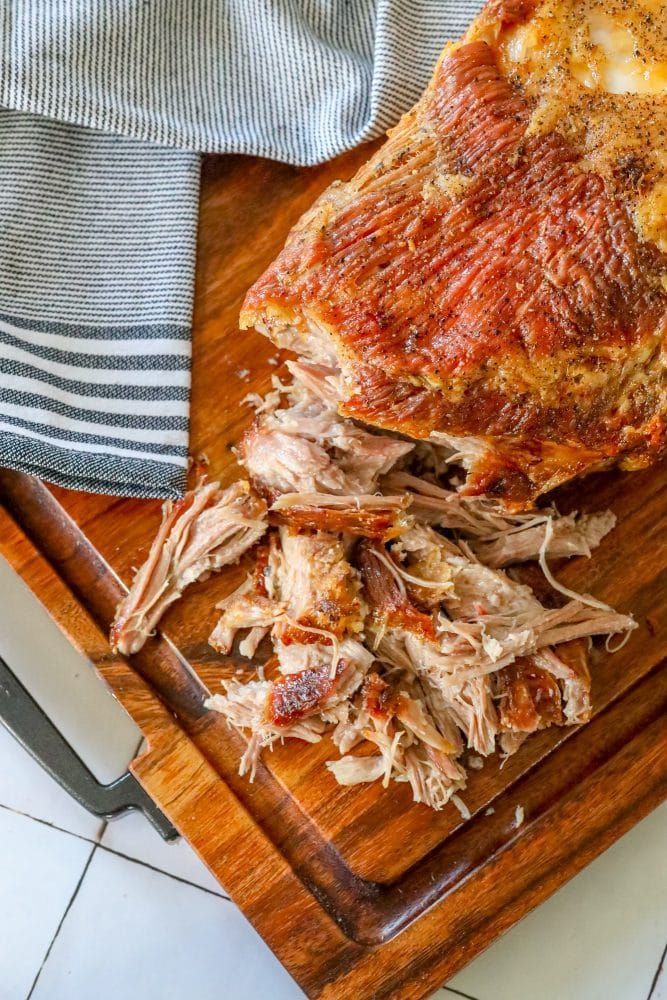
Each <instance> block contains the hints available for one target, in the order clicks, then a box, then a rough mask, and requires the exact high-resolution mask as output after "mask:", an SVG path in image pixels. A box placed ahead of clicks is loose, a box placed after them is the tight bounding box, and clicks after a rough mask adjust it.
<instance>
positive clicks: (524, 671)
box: [114, 359, 635, 818]
mask: <svg viewBox="0 0 667 1000" xmlns="http://www.w3.org/2000/svg"><path fill="white" fill-rule="evenodd" d="M288 367H289V369H290V371H291V374H292V376H293V378H294V381H293V383H292V384H291V385H284V384H283V383H281V382H280V381H278V380H277V379H274V389H273V391H272V392H270V393H269V394H268V395H267V397H266V398H265V399H264V400H262V399H259V398H258V399H257V400H256V403H257V405H256V411H257V418H256V420H255V423H254V425H253V427H252V428H251V430H250V431H249V432H248V433H247V434H246V436H245V438H244V440H243V442H242V445H241V448H240V457H241V460H242V461H243V463H244V464H245V466H246V468H247V470H248V473H249V476H250V479H251V481H252V484H253V487H254V488H255V489H256V490H257V491H258V492H259V493H261V494H262V495H263V496H264V497H265V499H266V500H267V501H268V502H269V503H270V504H271V506H270V509H269V511H268V512H267V511H266V506H265V504H264V502H263V501H260V500H258V499H257V497H256V496H255V495H254V494H253V493H252V492H250V487H249V486H248V484H247V483H244V484H239V485H238V486H237V487H236V492H234V488H232V490H228V491H224V492H220V491H219V489H218V487H217V485H216V484H211V485H209V486H208V487H202V488H200V490H198V491H195V492H194V493H193V494H189V495H188V497H186V498H185V499H184V500H183V501H182V503H181V505H180V506H179V505H176V506H173V507H172V506H170V505H167V507H166V508H165V516H164V520H163V524H162V527H161V529H160V532H159V534H158V537H157V539H156V541H155V543H154V545H153V548H152V549H151V552H150V555H149V559H148V561H147V563H146V564H145V566H144V567H142V569H141V570H140V571H139V573H138V574H137V577H136V579H135V582H134V584H133V587H132V591H131V593H130V595H129V596H128V598H127V599H126V601H124V602H123V604H122V605H121V608H120V609H119V615H118V619H117V623H116V625H115V626H114V636H115V640H116V644H117V646H118V648H122V649H127V650H130V651H131V650H133V649H136V648H139V646H140V645H141V642H143V639H144V637H145V635H146V634H147V633H148V632H149V631H150V630H151V629H152V628H153V627H154V625H155V622H156V621H157V620H158V618H159V616H160V614H161V613H162V611H163V610H164V608H165V607H166V606H167V604H169V603H170V602H171V601H172V600H175V598H176V597H177V596H178V594H179V593H180V592H181V590H182V589H183V587H184V586H186V585H187V583H188V582H190V581H191V580H193V579H196V578H199V577H200V576H201V575H203V574H204V573H205V572H208V571H209V570H210V569H213V568H217V567H218V566H220V565H223V564H224V563H225V562H230V561H233V560H234V559H236V558H238V555H240V553H241V552H242V551H244V550H245V549H246V548H247V547H248V546H249V545H252V544H254V543H255V542H256V541H258V540H259V538H260V537H261V536H262V534H263V533H264V531H265V529H266V528H267V523H268V534H267V535H266V537H265V539H264V541H263V542H262V543H261V544H260V545H259V546H258V548H257V554H256V564H255V568H254V570H253V571H252V572H251V573H250V574H249V576H248V577H247V579H246V580H245V581H244V583H243V584H242V585H241V586H240V587H239V588H238V589H237V590H236V591H234V593H232V594H230V595H229V596H228V597H226V598H225V599H224V600H223V601H222V602H221V603H220V604H219V605H218V610H219V611H220V618H219V620H218V622H217V624H216V626H215V628H214V630H213V632H212V634H211V636H210V640H209V641H210V643H211V645H212V646H213V647H214V649H216V650H217V651H218V652H220V653H222V654H224V655H226V654H228V653H230V652H231V650H232V648H233V647H234V646H235V644H236V648H237V650H238V652H239V653H240V654H241V655H243V656H246V657H248V658H250V659H253V658H254V657H255V656H256V654H257V653H258V651H259V647H260V644H261V643H264V644H265V646H263V647H262V648H265V647H266V648H267V649H270V655H269V658H268V660H266V662H265V663H264V664H263V665H262V666H261V667H259V668H258V676H257V679H256V680H250V681H248V682H246V683H243V682H241V681H240V680H238V679H233V680H225V681H223V685H222V686H223V691H222V693H217V694H213V695H212V696H211V697H210V698H208V699H207V701H206V705H207V706H208V707H209V708H210V709H212V710H214V711H217V712H220V713H221V714H222V715H223V716H224V717H225V718H226V719H227V721H228V723H229V724H230V725H231V726H233V727H234V728H235V729H237V730H238V731H239V732H240V733H241V734H242V735H243V736H244V738H245V740H246V744H247V746H246V750H245V752H244V754H243V756H242V759H241V763H240V772H241V773H242V774H245V773H249V774H250V777H251V778H252V776H253V775H254V774H255V771H256V768H257V766H258V762H259V760H260V756H261V753H262V750H263V749H264V748H269V747H271V746H272V745H273V743H274V742H275V741H276V740H284V739H288V738H289V739H296V740H304V741H306V742H317V741H318V740H320V739H322V738H323V737H324V736H325V735H328V736H329V737H330V739H331V743H332V746H333V747H335V748H336V750H337V751H338V753H339V755H340V757H339V759H335V760H330V761H329V762H328V763H327V767H328V769H329V771H330V772H331V774H332V775H333V777H334V778H335V779H336V781H338V782H339V784H341V785H353V784H359V783H365V782H372V781H380V782H382V784H383V785H384V786H385V787H386V786H387V785H388V784H389V783H390V782H398V783H402V784H406V785H408V786H409V788H410V790H411V793H412V797H413V799H414V800H415V802H421V803H424V804H425V805H427V806H429V807H430V808H432V809H442V808H443V807H444V806H445V805H446V804H447V803H450V802H451V803H452V804H453V805H454V806H456V808H458V809H459V811H460V812H461V814H462V815H463V816H464V818H468V817H469V815H470V814H469V811H468V809H467V807H466V805H465V803H464V802H463V801H462V799H461V798H460V793H461V792H462V791H463V790H464V789H465V787H466V780H467V776H466V766H468V764H469V766H470V767H472V768H479V767H481V766H482V764H483V758H484V757H486V756H488V755H490V754H493V753H495V752H496V751H497V750H500V751H501V752H502V753H503V754H509V753H514V752H516V750H517V749H518V748H519V747H520V746H521V745H522V743H523V742H524V741H525V739H526V738H527V737H528V735H529V734H530V733H533V732H535V731H537V730H540V729H544V728H545V727H547V726H552V725H557V726H562V725H573V724H579V723H583V722H586V721H587V720H588V719H589V718H590V714H591V699H590V691H591V678H590V672H589V665H588V649H589V646H590V643H591V637H592V636H599V635H610V634H614V633H623V632H626V633H627V632H629V631H630V630H631V629H632V628H634V627H635V622H634V621H633V619H632V618H630V617H628V616H627V615H622V614H619V613H617V612H616V611H614V610H613V609H612V608H610V607H608V605H606V604H604V603H603V602H602V601H600V600H598V599H596V598H594V597H592V596H590V595H579V594H577V593H575V592H573V591H571V590H569V589H568V588H566V587H564V586H563V585H562V584H561V583H560V582H559V581H558V579H557V578H556V576H554V573H553V572H552V569H551V567H550V565H549V561H550V560H553V559H563V558H572V557H576V556H584V557H590V556H591V552H592V550H593V549H594V548H596V547H597V546H598V545H599V544H600V542H601V541H602V539H603V538H604V536H605V535H606V534H607V533H608V532H609V531H611V529H612V528H613V526H614V521H615V519H614V516H613V514H611V513H610V512H602V513H599V514H587V515H583V516H581V517H578V516H576V515H575V514H567V515H564V516H563V515H560V514H559V512H558V511H557V509H556V508H555V507H553V506H550V507H545V508H542V509H536V510H533V511H529V512H519V513H516V512H513V511H508V510H507V509H506V508H504V507H503V506H502V505H501V504H499V503H498V502H497V501H496V500H494V499H492V498H490V497H484V496H467V495H465V492H464V490H465V484H463V487H464V488H463V490H460V489H458V488H457V487H460V486H461V485H462V484H461V482H460V480H458V479H457V478H456V476H457V471H456V468H455V463H457V464H459V465H460V464H463V465H465V462H466V459H467V454H466V450H465V449H466V448H468V446H469V442H467V443H466V442H459V441H454V440H452V439H447V440H444V439H442V440H440V441H439V442H420V443H417V444H415V443H414V442H406V441H403V440H400V439H398V438H396V437H391V436H390V435H386V434H382V433H379V432H371V431H369V430H366V429H364V428H363V427H360V426H359V425H358V424H356V423H355V422H353V421H352V420H350V419H346V418H344V417H341V416H340V415H339V413H338V411H337V401H338V399H339V397H340V390H341V386H340V378H341V376H340V373H339V372H338V371H337V370H336V369H335V368H332V367H329V366H328V364H327V363H326V359H323V363H317V364H316V363H313V362H302V361H300V362H290V363H288ZM452 449H455V451H454V452H452ZM529 561H533V562H534V563H535V564H536V566H537V567H539V569H541V571H542V574H543V577H544V588H545V589H544V591H542V590H540V595H541V598H540V597H538V595H537V593H536V592H535V591H534V590H533V589H532V588H531V587H530V586H527V585H526V584H525V583H523V582H520V579H519V578H517V571H516V570H514V569H509V570H507V569H506V567H512V566H515V565H517V564H520V563H525V562H529ZM539 569H538V570H537V571H538V572H539ZM524 576H525V572H524ZM545 595H548V597H545ZM545 601H546V603H545ZM121 643H122V645H121ZM466 755H467V756H466ZM466 762H468V764H467V763H466Z"/></svg>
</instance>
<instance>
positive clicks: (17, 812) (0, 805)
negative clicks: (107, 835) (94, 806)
mask: <svg viewBox="0 0 667 1000" xmlns="http://www.w3.org/2000/svg"><path fill="white" fill-rule="evenodd" d="M0 809H4V810H5V811H6V812H10V813H14V815H15V816H22V817H23V819H30V820H32V821H33V823H41V824H42V826H48V827H49V829H51V830H57V831H58V833H66V834H67V836H68V837H76V838H77V840H85V841H86V843H87V844H97V840H93V838H92V837H86V836H85V835H84V834H83V833H75V832H74V830H67V829H66V828H65V827H64V826H58V824H57V823H52V822H51V820H48V819H41V818H40V817H39V816H33V815H32V813H27V812H23V810H22V809H15V808H14V807H13V806H6V805H4V803H2V802H0ZM100 818H101V817H100ZM105 829H106V821H104V825H103V827H102V833H103V832H104V830H105ZM101 835H102V834H100V836H101Z"/></svg>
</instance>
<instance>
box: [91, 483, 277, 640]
mask: <svg viewBox="0 0 667 1000" xmlns="http://www.w3.org/2000/svg"><path fill="white" fill-rule="evenodd" d="M266 527H267V522H266V504H265V503H264V501H263V500H261V499H260V498H259V497H257V496H255V495H254V494H253V493H252V491H251V489H250V486H249V484H248V483H247V482H238V483H234V484H233V485H232V486H230V487H228V489H226V490H222V489H220V484H219V483H202V484H200V485H199V486H198V487H197V488H196V489H194V490H191V491H190V492H189V493H186V495H185V496H184V497H183V499H182V500H179V501H177V502H176V503H172V502H171V501H167V503H165V504H164V506H163V508H162V524H161V525H160V529H159V531H158V533H157V535H156V536H155V539H154V541H153V544H152V545H151V548H150V551H149V553H148V558H147V559H146V561H145V563H144V564H143V566H142V567H141V568H140V569H139V570H138V571H137V573H136V575H135V577H134V580H133V582H132V586H131V587H130V590H129V593H128V595H127V597H125V598H124V600H122V601H121V603H120V604H119V605H118V608H117V609H116V616H115V618H114V622H113V625H112V627H111V646H112V649H114V650H118V652H120V653H123V654H125V655H130V654H132V653H136V652H138V650H140V649H141V647H142V646H143V644H144V643H145V641H146V639H147V638H148V636H149V635H151V634H152V632H153V630H154V629H155V627H156V625H157V623H158V622H159V620H160V618H161V617H162V615H163V614H164V612H165V611H166V609H167V608H168V607H169V605H170V604H173V603H174V601H176V600H177V599H178V598H179V597H180V596H181V594H182V593H183V591H184V590H185V588H186V587H187V586H188V584H190V583H194V581H195V580H201V578H202V577H204V576H206V575H207V574H208V573H212V572H213V571H214V570H218V569H221V568H222V567H223V566H228V565H229V564H231V563H235V562H238V560H239V559H240V558H241V556H242V555H243V553H244V552H246V551H247V549H249V548H251V546H253V545H254V544H255V542H257V541H258V540H259V538H261V536H262V535H263V534H264V532H265V531H266Z"/></svg>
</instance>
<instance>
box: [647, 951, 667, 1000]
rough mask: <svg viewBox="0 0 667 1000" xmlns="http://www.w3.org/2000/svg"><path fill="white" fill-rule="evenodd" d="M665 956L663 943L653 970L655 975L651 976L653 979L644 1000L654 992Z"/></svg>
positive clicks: (666, 955)
mask: <svg viewBox="0 0 667 1000" xmlns="http://www.w3.org/2000/svg"><path fill="white" fill-rule="evenodd" d="M665 957H667V944H665V947H664V948H663V949H662V955H661V956H660V961H659V962H658V968H657V969H656V970H655V975H654V976H653V981H652V982H651V989H650V990H649V991H648V996H647V998H646V1000H651V997H652V996H653V994H654V993H655V988H656V986H657V985H658V980H659V979H660V973H661V972H662V967H663V965H664V964H665Z"/></svg>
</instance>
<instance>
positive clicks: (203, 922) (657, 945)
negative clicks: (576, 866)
mask: <svg viewBox="0 0 667 1000" xmlns="http://www.w3.org/2000/svg"><path fill="white" fill-rule="evenodd" d="M0 594H1V595H2V602H1V605H2V606H1V607H0V655H2V656H3V657H4V658H5V660H7V662H8V663H9V664H10V666H11V667H12V668H13V669H14V670H15V672H16V673H17V674H18V675H19V677H20V678H21V679H22V680H23V681H24V683H25V684H26V685H27V686H28V687H29V688H30V690H31V691H32V692H33V694H34V696H35V697H36V698H37V700H38V701H39V702H40V703H41V704H42V705H43V707H45V708H46V709H47V711H48V712H49V713H50V714H51V715H52V717H53V718H54V719H55V720H56V721H57V723H58V725H59V726H61V727H62V729H63V731H64V732H66V734H67V735H68V737H69V738H70V740H71V741H72V742H73V743H74V744H75V746H76V748H77V750H78V751H79V752H80V753H81V755H82V756H83V757H84V759H85V760H86V761H87V763H88V764H89V766H90V767H91V769H92V770H94V771H95V773H96V774H97V775H98V777H99V778H100V779H102V780H105V781H108V780H110V779H111V778H112V777H114V776H115V775H117V774H119V773H120V772H121V771H122V770H123V769H124V766H125V764H126V762H127V760H128V759H129V758H130V757H131V756H132V755H133V753H134V751H135V749H136V746H137V740H138V734H137V732H136V730H135V729H134V727H133V725H132V724H131V723H130V722H129V721H128V720H127V718H126V717H125V715H124V713H123V712H122V710H121V709H120V708H119V707H118V706H117V705H116V704H115V702H114V701H113V699H111V698H110V697H109V696H108V694H107V692H106V690H105V689H104V687H103V685H102V684H101V683H100V682H98V681H97V679H96V677H95V675H94V674H93V671H92V670H91V668H90V667H89V666H88V664H87V663H85V662H84V661H83V660H82V659H81V658H80V657H79V656H78V654H76V653H75V652H74V650H72V649H71V648H70V647H69V645H68V644H67V642H66V641H65V640H63V638H62V636H61V635H60V633H59V632H58V630H57V629H56V627H55V626H54V625H53V623H52V622H51V621H50V619H49V618H48V616H47V615H46V614H45V612H44V611H43V609H41V608H40V606H39V605H38V604H37V602H36V601H35V600H34V598H33V597H32V595H31V594H30V593H29V592H28V591H27V590H26V589H25V588H24V586H23V584H22V583H21V581H19V580H18V578H17V577H15V576H14V574H13V572H12V571H11V570H10V569H9V568H8V567H7V566H6V565H5V564H4V563H2V561H1V560H0ZM100 734H102V736H100ZM666 941H667V806H663V807H662V808H661V809H659V810H657V811H656V812H654V813H653V814H652V815H651V816H649V817H648V818H647V819H645V820H644V821H643V822H642V823H640V824H639V825H638V826H637V827H635V828H634V830H632V831H631V832H630V833H629V834H628V835H627V836H626V837H624V838H623V839H622V840H621V841H619V842H618V843H617V844H616V845H614V847H612V848H611V849H610V850H608V851H607V852H606V853H605V854H603V855H602V856H601V857H600V858H598V859H597V861H595V862H594V863H593V864H592V865H590V866H589V868H588V869H586V870H585V871H584V872H582V873H581V874H580V875H579V876H578V877H577V878H575V879H574V880H573V881H572V882H570V883H569V884H568V885H566V886H565V887H564V888H563V889H561V890H560V891H559V892H558V893H556V895H555V896H553V897H552V898H551V899H550V900H549V901H548V902H547V903H545V904H544V905H543V906H542V907H540V909H539V910H537V911H536V912H534V913H533V914H531V915H530V916H529V917H528V918H526V919H525V920H524V921H522V923H521V924H519V925H518V926H517V927H515V928H514V929H513V930H512V931H510V933H509V934H507V935H506V936H505V937H504V938H503V939H502V940H500V941H499V942H497V943H496V944H495V945H493V946H492V947H491V948H490V949H489V950H488V951H487V952H486V953H485V954H484V955H482V956H481V957H479V958H478V959H477V960H476V961H474V962H472V964H471V965H469V966H468V967H467V968H466V969H465V970H464V971H463V972H461V973H459V974H458V975H457V976H456V977H455V978H454V979H453V980H452V981H451V982H450V983H449V984H448V986H447V987H443V989H441V990H439V991H438V992H437V994H435V998H437V1000H447V998H449V1000H454V998H455V997H456V996H459V997H460V996H464V997H466V996H467V997H472V998H473V1000H534V998H536V997H539V998H540V1000H563V998H565V997H567V998H568V1000H598V998H599V1000H647V998H648V997H649V996H650V997H651V998H652V1000H667V973H665V974H662V975H661V974H660V967H661V963H662V960H663V959H664V949H665V942H666ZM262 995H266V996H270V997H271V998H272V1000H298V998H301V997H303V994H302V993H301V991H300V990H299V988H298V987H297V986H296V984H295V983H294V982H293V980H291V979H290V977H289V976H288V975H287V974H286V973H285V972H284V970H283V969H282V967H281V966H280V965H279V963H278V962H277V961H276V959H275V958H274V957H273V955H272V954H271V952H270V951H269V950H268V949H267V948H266V946H265V945H264V944H263V943H262V941H261V940H260V939H259V937H258V936H257V935H256V934H255V932H254V930H253V929H252V927H250V925H249V924H248V923H247V921H246V920H245V919H244V917H243V916H242V915H241V914H240V912H239V911H238V909H237V908H236V907H235V906H234V904H233V903H231V902H230V901H229V900H228V899H227V898H226V897H225V895H224V892H223V890H222V889H221V888H220V886H219V885H218V884H217V883H216V882H215V880H214V879H212V877H211V876H210V875H209V873H208V872H207V871H206V870H205V869H204V867H203V866H202V864H201V863H200V862H199V860H198V859H197V858H196V857H195V855H194V854H193V852H192V851H191V850H190V849H189V847H188V846H187V845H186V844H184V843H183V842H177V843H176V844H165V843H164V842H163V841H161V840H160V838H159V836H158V835H157V834H156V833H155V832H154V831H153V829H152V828H151V827H149V825H148V824H147V822H146V821H145V820H144V818H143V817H142V816H140V815H136V814H132V815H127V816H125V817H123V818H121V819H118V820H115V821H114V822H112V823H109V824H104V823H100V822H99V821H98V820H95V819H92V818H91V817H90V816H88V814H87V813H85V812H84V811H83V810H82V809H81V808H80V807H79V806H78V805H76V804H75V803H73V802H72V801H71V800H70V799H69V798H68V796H67V795H66V794H65V793H64V792H62V791H61V790H60V789H59V788H58V787H57V786H56V785H55V784H54V783H53V782H52V780H51V779H50V778H49V777H47V776H46V775H45V774H44V772H42V771H41V769H40V768H39V766H38V765H37V764H35V763H34V762H33V761H32V760H31V758H30V757H29V756H28V755H27V754H26V753H25V751H24V750H23V749H22V748H21V747H20V746H19V745H18V744H17V743H15V741H14V740H13V738H12V737H10V736H9V735H8V734H7V733H6V732H5V731H4V730H3V729H2V727H1V726H0V1000H24V998H27V997H32V998H34V1000H74V998H76V1000H83V998H87V997H92V996H95V997H96V998H97V1000H112V998H113V1000H115V998H116V997H118V996H125V997H128V998H131V1000H134V998H135V997H141V998H142V1000H171V998H174V1000H176V998H178V1000H181V998H182V997H183V996H192V997H197V1000H209V998H210V1000H214V998H215V1000H219V998H220V997H224V998H225V1000H251V998H252V1000H254V998H257V997H261V996H262ZM435 998H434V1000H435ZM341 1000H343V998H341ZM355 1000H356V998H355Z"/></svg>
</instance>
